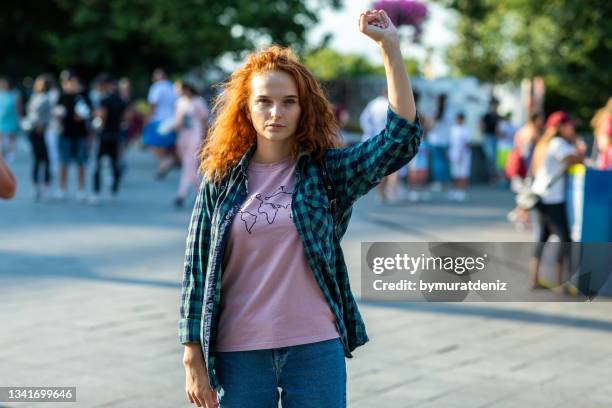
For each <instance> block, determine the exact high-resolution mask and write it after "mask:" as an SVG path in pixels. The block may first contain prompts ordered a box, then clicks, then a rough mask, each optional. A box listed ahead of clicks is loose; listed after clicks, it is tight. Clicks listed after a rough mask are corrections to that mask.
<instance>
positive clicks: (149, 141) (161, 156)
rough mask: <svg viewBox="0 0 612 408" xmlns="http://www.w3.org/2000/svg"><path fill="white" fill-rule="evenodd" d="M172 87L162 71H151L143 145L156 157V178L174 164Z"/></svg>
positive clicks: (174, 138) (173, 103)
mask: <svg viewBox="0 0 612 408" xmlns="http://www.w3.org/2000/svg"><path fill="white" fill-rule="evenodd" d="M176 99H177V96H176V92H175V90H174V86H173V85H172V83H171V82H170V81H169V80H168V77H167V76H166V73H165V72H164V70H163V69H161V68H157V69H155V71H153V84H152V85H151V88H150V89H149V94H148V96H147V102H148V103H149V105H150V113H149V117H148V120H147V125H146V126H145V129H144V132H143V143H144V145H145V146H149V147H150V148H151V149H152V151H153V154H155V156H156V157H157V160H158V167H157V178H159V179H161V178H163V177H164V176H165V175H166V173H167V172H168V171H169V170H170V169H171V168H172V166H173V165H174V164H175V163H176V157H175V154H174V147H175V143H176V133H175V132H174V131H173V129H174V105H175V103H176Z"/></svg>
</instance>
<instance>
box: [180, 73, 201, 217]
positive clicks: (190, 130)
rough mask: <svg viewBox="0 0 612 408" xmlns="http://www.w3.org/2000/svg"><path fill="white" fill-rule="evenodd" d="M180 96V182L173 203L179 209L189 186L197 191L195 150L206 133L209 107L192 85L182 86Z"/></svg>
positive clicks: (185, 84)
mask: <svg viewBox="0 0 612 408" xmlns="http://www.w3.org/2000/svg"><path fill="white" fill-rule="evenodd" d="M179 92H180V97H179V98H178V101H177V102H176V108H175V112H174V116H175V124H176V130H177V133H178V137H177V140H176V151H177V153H178V155H179V157H180V159H181V181H180V182H179V188H178V192H177V195H176V199H175V200H174V205H175V206H176V207H182V206H183V204H184V202H185V198H186V197H187V194H188V193H189V190H190V188H191V187H193V188H194V189H197V188H198V184H199V177H198V162H197V155H198V150H199V148H200V146H201V144H202V140H203V138H204V136H205V135H206V132H207V131H208V108H207V107H206V102H205V101H204V99H202V98H201V97H200V96H199V95H198V91H197V90H196V88H195V87H194V86H193V85H190V84H188V83H181V84H180V86H179Z"/></svg>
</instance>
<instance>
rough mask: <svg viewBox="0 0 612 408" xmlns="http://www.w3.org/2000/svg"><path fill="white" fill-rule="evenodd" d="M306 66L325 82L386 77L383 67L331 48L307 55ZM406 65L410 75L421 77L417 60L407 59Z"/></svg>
mask: <svg viewBox="0 0 612 408" xmlns="http://www.w3.org/2000/svg"><path fill="white" fill-rule="evenodd" d="M304 64H305V65H306V66H307V67H308V69H310V70H311V71H312V72H313V74H315V76H316V77H317V78H319V79H321V80H323V81H330V80H335V79H346V78H354V77H359V76H364V75H385V68H384V67H383V66H382V65H375V64H372V63H371V62H370V61H369V60H368V59H367V58H366V57H364V56H361V55H358V54H342V53H340V52H338V51H335V50H333V49H330V48H319V49H317V50H313V51H310V52H308V53H306V55H305V56H304ZM404 65H405V66H406V72H408V74H409V75H420V71H419V64H418V62H417V61H416V60H415V59H405V60H404Z"/></svg>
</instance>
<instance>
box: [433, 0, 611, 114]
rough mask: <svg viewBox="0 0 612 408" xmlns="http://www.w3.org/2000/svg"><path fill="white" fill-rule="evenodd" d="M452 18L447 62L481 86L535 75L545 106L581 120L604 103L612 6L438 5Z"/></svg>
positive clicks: (563, 1) (551, 0)
mask: <svg viewBox="0 0 612 408" xmlns="http://www.w3.org/2000/svg"><path fill="white" fill-rule="evenodd" d="M438 1H439V2H440V3H442V4H444V5H446V6H448V7H450V8H452V9H455V10H456V11H458V12H459V19H458V24H457V34H458V42H457V44H455V45H453V46H452V47H450V48H449V51H448V61H449V63H450V65H451V66H452V67H453V68H454V69H455V71H456V72H457V73H459V74H465V75H474V76H476V77H477V78H479V79H480V80H483V81H487V82H506V81H513V82H518V81H520V80H521V79H523V78H531V77H534V76H536V75H541V76H543V77H544V79H545V81H546V85H547V88H548V91H549V92H548V102H549V106H550V105H553V106H552V107H553V108H564V109H572V110H574V111H578V112H579V113H580V114H581V115H582V116H588V115H590V114H591V113H592V110H593V108H594V107H596V106H600V105H603V104H604V103H605V101H606V100H607V98H608V97H609V96H610V88H609V87H610V84H612V70H611V69H610V63H611V62H612V24H610V21H609V17H610V16H611V15H612V2H610V1H607V0H542V1H530V0H505V1H498V0H438Z"/></svg>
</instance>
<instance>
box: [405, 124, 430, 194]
mask: <svg viewBox="0 0 612 408" xmlns="http://www.w3.org/2000/svg"><path fill="white" fill-rule="evenodd" d="M424 122H425V120H423V122H422V126H423V127H424V129H427V127H426V125H425V124H424ZM428 177H429V143H428V142H427V131H425V133H424V134H423V136H422V138H421V144H420V145H419V151H418V152H417V154H416V156H414V159H412V160H411V161H410V163H408V186H409V190H408V193H407V199H408V201H410V202H416V201H420V200H423V201H427V200H429V198H430V193H429V191H427V189H426V188H425V186H426V185H427V178H428Z"/></svg>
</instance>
